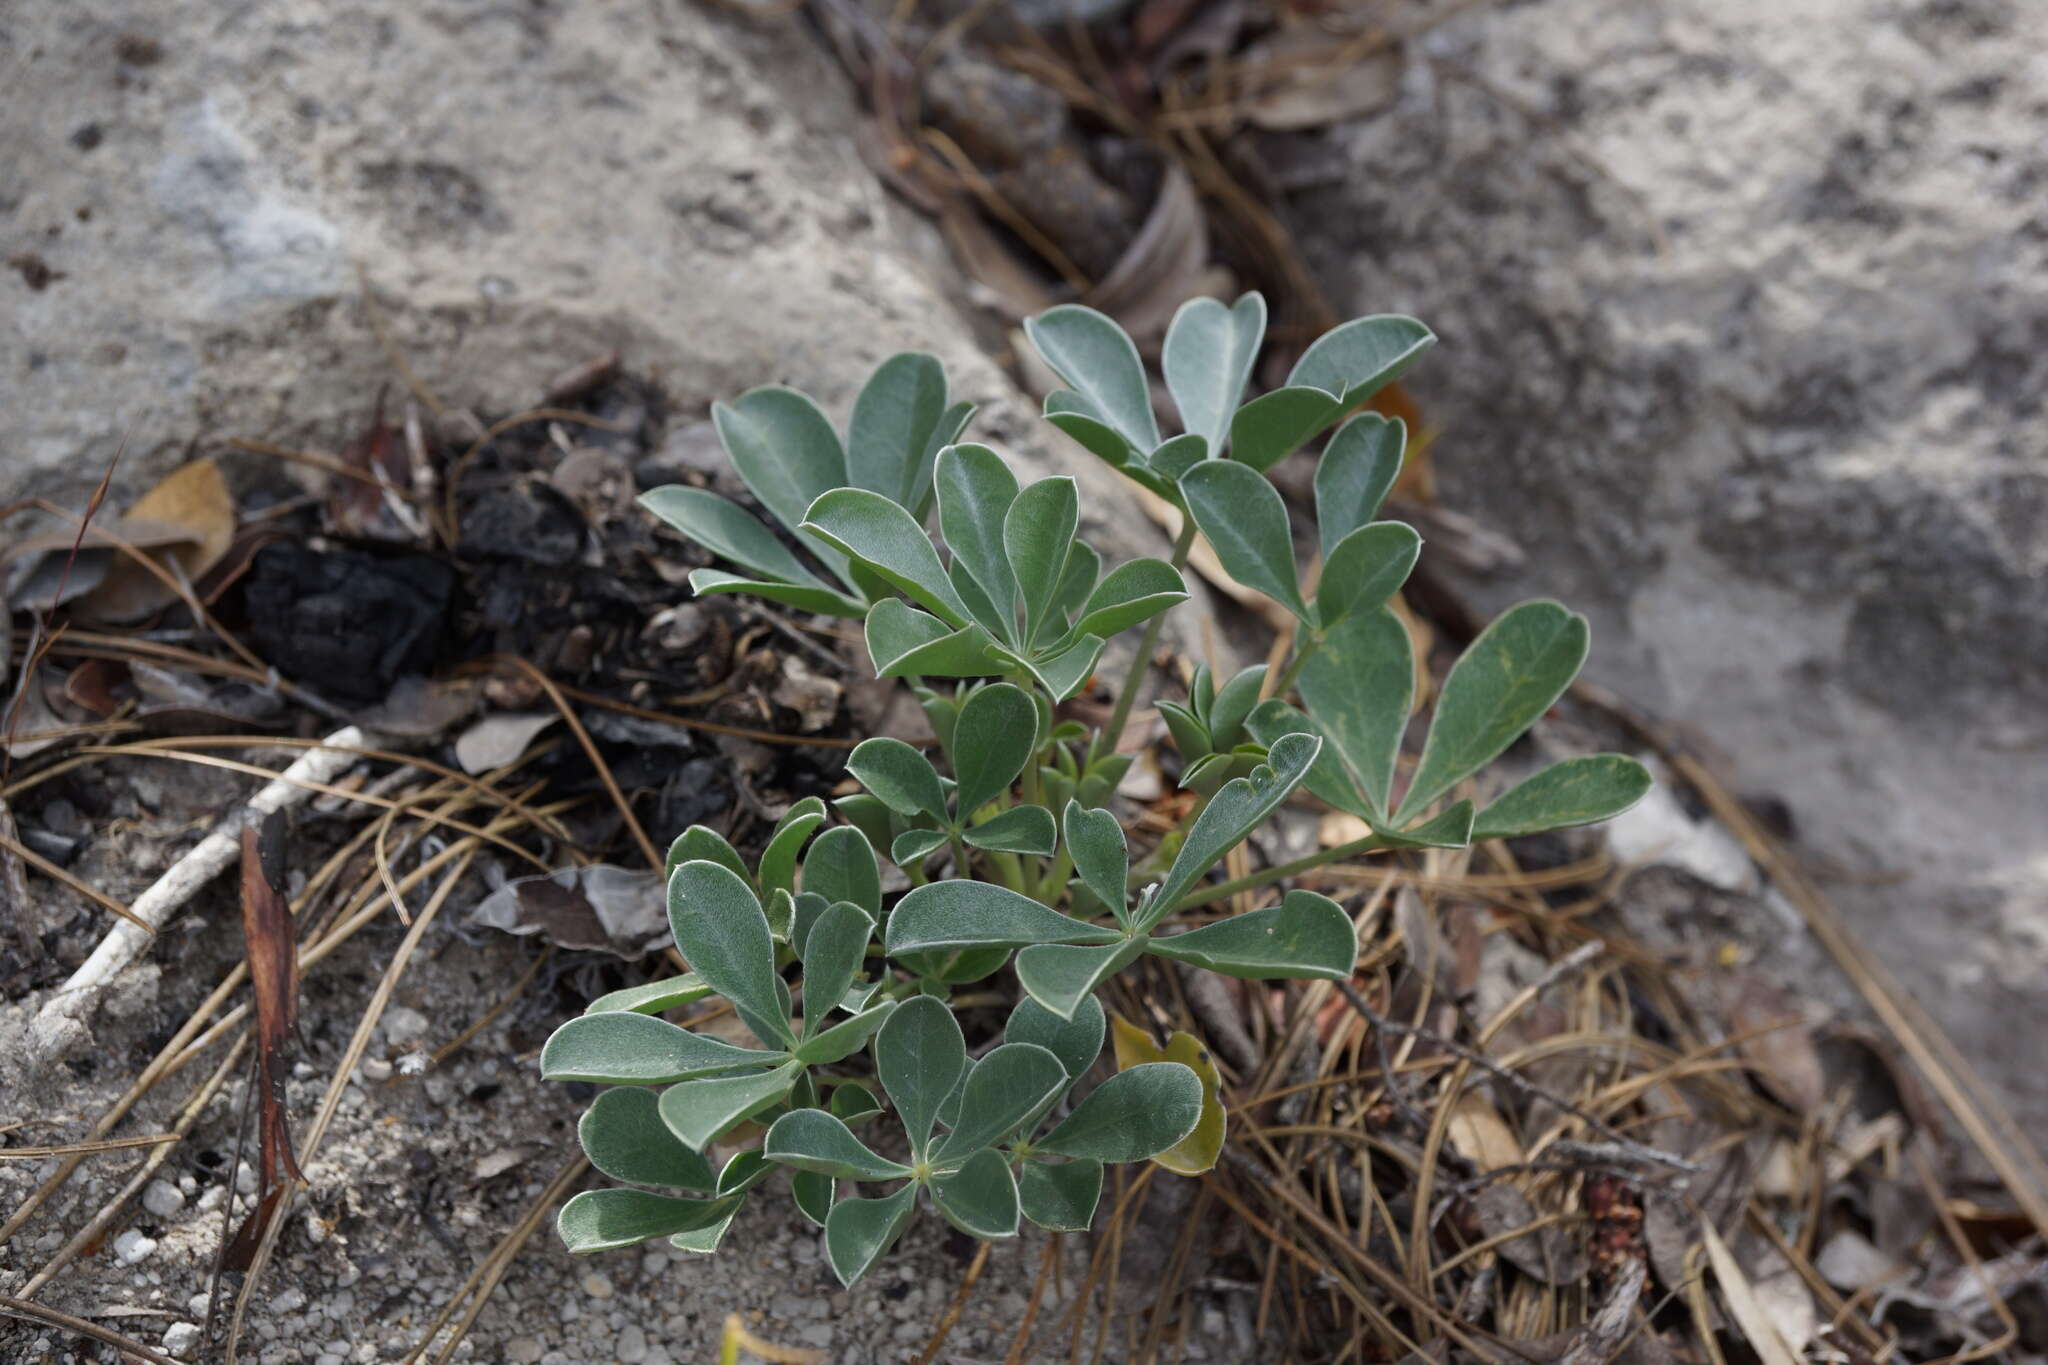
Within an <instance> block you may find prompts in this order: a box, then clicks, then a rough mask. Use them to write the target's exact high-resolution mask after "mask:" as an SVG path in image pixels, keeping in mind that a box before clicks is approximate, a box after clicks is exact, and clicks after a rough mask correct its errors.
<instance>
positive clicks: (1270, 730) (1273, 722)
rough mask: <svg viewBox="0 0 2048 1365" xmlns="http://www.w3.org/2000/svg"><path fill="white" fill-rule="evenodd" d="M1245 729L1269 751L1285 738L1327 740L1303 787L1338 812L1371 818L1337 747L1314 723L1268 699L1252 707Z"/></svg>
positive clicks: (1361, 817) (1277, 700) (1282, 704)
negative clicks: (1308, 737) (1311, 736)
mask: <svg viewBox="0 0 2048 1365" xmlns="http://www.w3.org/2000/svg"><path fill="white" fill-rule="evenodd" d="M1245 728H1246V729H1248V730H1250V731H1251V734H1252V738H1254V739H1256V740H1258V742H1259V743H1261V744H1263V745H1265V746H1266V747H1267V748H1271V747H1272V746H1273V745H1275V744H1277V743H1279V741H1280V737H1281V736H1282V735H1315V736H1316V737H1318V738H1319V739H1323V740H1324V741H1326V742H1325V743H1324V745H1323V747H1322V749H1321V751H1320V752H1318V753H1317V754H1316V761H1315V762H1314V763H1312V764H1310V765H1309V770H1308V776H1307V777H1304V778H1303V779H1302V780H1301V785H1302V786H1304V787H1307V788H1308V789H1309V790H1310V791H1312V792H1314V793H1315V794H1316V795H1317V796H1318V797H1320V798H1321V799H1323V800H1324V801H1327V802H1329V803H1330V804H1331V805H1333V806H1335V807H1336V808H1337V809H1338V810H1341V811H1349V812H1350V813H1351V814H1353V815H1356V816H1357V817H1359V818H1360V819H1361V820H1367V819H1370V818H1371V817H1372V814H1373V812H1372V809H1371V807H1369V806H1368V805H1367V804H1366V802H1365V798H1363V797H1361V796H1360V795H1359V794H1358V788H1357V786H1356V784H1355V783H1354V782H1353V780H1352V777H1351V774H1350V773H1349V772H1347V771H1346V770H1345V767H1344V762H1343V760H1342V759H1340V758H1339V757H1338V756H1337V746H1336V745H1334V744H1330V743H1328V742H1327V740H1328V738H1329V737H1328V736H1327V735H1325V734H1324V733H1323V730H1322V727H1321V726H1319V725H1317V724H1316V723H1315V722H1314V721H1313V720H1310V719H1309V718H1308V717H1307V716H1305V715H1303V714H1302V713H1301V712H1300V711H1297V710H1296V709H1295V708H1294V707H1292V706H1289V705H1288V704H1287V703H1286V702H1284V701H1282V700H1280V699H1279V698H1278V697H1268V698H1267V699H1266V700H1264V701H1262V702H1260V703H1259V704H1258V705H1257V706H1255V707H1253V708H1252V713H1251V715H1250V716H1249V717H1247V718H1246V720H1245Z"/></svg>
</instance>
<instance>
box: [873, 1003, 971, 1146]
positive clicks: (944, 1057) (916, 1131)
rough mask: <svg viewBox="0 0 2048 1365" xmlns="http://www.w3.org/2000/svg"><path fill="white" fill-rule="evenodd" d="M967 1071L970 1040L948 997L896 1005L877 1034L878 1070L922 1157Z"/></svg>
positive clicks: (904, 1128) (907, 1131)
mask: <svg viewBox="0 0 2048 1365" xmlns="http://www.w3.org/2000/svg"><path fill="white" fill-rule="evenodd" d="M966 1070H967V1042H966V1039H965V1038H963V1037H962V1036H961V1033H960V1025H959V1022H958V1021H956V1020H955V1019H954V1018H953V1012H952V1011H951V1010H949V1009H947V1008H946V1006H945V1003H944V1002H943V1001H940V1000H937V999H935V998H933V997H932V996H929V995H920V996H915V997H913V998H912V999H909V1000H906V1001H904V1002H903V1003H902V1004H901V1005H899V1006H897V1007H896V1012H895V1013H894V1014H892V1015H890V1016H889V1022H888V1023H886V1024H884V1025H882V1031H881V1032H880V1033H879V1034H878V1035H877V1036H876V1038H875V1072H876V1074H877V1075H878V1076H879V1077H880V1078H881V1081H882V1089H883V1091H884V1092H885V1093H886V1094H887V1095H888V1096H889V1102H890V1103H891V1104H893V1105H895V1106H896V1116H897V1118H898V1119H899V1120H900V1121H901V1122H902V1124H903V1131H904V1132H905V1134H907V1135H908V1136H909V1138H910V1149H911V1151H913V1152H914V1153H916V1154H917V1157H918V1159H919V1160H923V1159H924V1155H925V1149H926V1148H927V1147H928V1146H929V1145H930V1143H931V1136H932V1123H933V1121H934V1120H936V1119H937V1118H938V1115H939V1106H941V1105H943V1104H944V1103H945V1102H946V1097H947V1096H948V1095H950V1094H952V1093H953V1088H954V1087H955V1086H957V1085H959V1084H960V1077H961V1074H962V1073H963V1072H965V1071H966Z"/></svg>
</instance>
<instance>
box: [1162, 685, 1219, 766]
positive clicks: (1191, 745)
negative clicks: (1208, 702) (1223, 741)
mask: <svg viewBox="0 0 2048 1365" xmlns="http://www.w3.org/2000/svg"><path fill="white" fill-rule="evenodd" d="M1158 709H1159V718H1160V719H1161V720H1163V721H1165V722H1166V733H1167V734H1168V735H1170V736H1172V738H1173V747H1174V748H1176V749H1178V750H1180V757H1181V763H1182V764H1183V765H1186V764H1189V763H1193V762H1194V761H1196V760H1197V759H1201V758H1206V757H1208V755H1209V749H1210V744H1209V727H1208V725H1207V724H1206V723H1204V722H1203V720H1202V718H1201V717H1199V716H1197V715H1196V714H1195V713H1194V712H1193V711H1191V710H1189V709H1188V708H1187V707H1185V706H1182V705H1181V704H1180V703H1178V702H1171V701H1163V702H1160V703H1159V706H1158Z"/></svg>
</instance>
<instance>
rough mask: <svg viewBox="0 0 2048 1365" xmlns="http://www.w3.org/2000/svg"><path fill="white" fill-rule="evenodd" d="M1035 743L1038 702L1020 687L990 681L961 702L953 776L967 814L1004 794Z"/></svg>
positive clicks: (1027, 759) (1028, 757)
mask: <svg viewBox="0 0 2048 1365" xmlns="http://www.w3.org/2000/svg"><path fill="white" fill-rule="evenodd" d="M1037 743H1038V708H1037V707H1035V706H1033V705H1032V704H1031V698H1030V697H1029V696H1027V695H1025V692H1024V689H1023V688H1021V687H1015V686H1012V685H1011V684H1009V683H993V684H991V685H990V686H987V687H984V688H981V689H979V690H978V691H976V692H975V694H974V695H973V696H971V697H969V698H968V699H967V700H966V702H965V703H963V704H962V705H961V707H960V719H959V721H958V723H957V724H956V726H955V727H954V731H953V776H954V778H955V779H956V780H957V781H958V782H959V784H960V785H959V790H958V791H957V793H956V795H957V797H958V798H959V808H960V814H961V816H962V817H965V816H967V815H969V814H971V813H973V812H975V811H978V810H980V809H981V808H982V807H983V806H985V805H987V804H988V803H989V802H991V801H993V800H995V799H996V797H998V796H1000V795H1002V794H1003V793H1004V792H1006V791H1008V790H1009V789H1010V785H1011V784H1012V783H1013V782H1015V781H1016V780H1017V775H1018V774H1019V773H1021V772H1023V771H1024V765H1025V764H1026V763H1028V762H1029V761H1030V760H1031V751H1032V749H1033V748H1034V747H1036V745H1037Z"/></svg>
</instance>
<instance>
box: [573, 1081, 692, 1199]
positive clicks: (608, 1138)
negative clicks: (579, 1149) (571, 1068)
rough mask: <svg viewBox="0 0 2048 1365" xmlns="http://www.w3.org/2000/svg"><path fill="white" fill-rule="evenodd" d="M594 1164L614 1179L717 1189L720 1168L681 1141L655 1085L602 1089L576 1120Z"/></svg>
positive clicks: (672, 1187) (678, 1187) (686, 1187)
mask: <svg viewBox="0 0 2048 1365" xmlns="http://www.w3.org/2000/svg"><path fill="white" fill-rule="evenodd" d="M576 1137H577V1140H578V1141H579V1142H581V1143H582V1144H583V1154H584V1155H585V1156H587V1157H589V1158H590V1164H591V1165H593V1166H595V1167H596V1168H597V1169H598V1170H600V1171H602V1172H603V1173H604V1174H606V1175H608V1176H610V1177H611V1178H612V1179H614V1180H623V1181H625V1182H626V1183H628V1184H631V1185H660V1186H662V1187H664V1188H666V1189H672V1190H698V1191H701V1192H702V1193H705V1194H711V1193H713V1192H715V1191H716V1190H717V1188H718V1173H717V1172H716V1171H713V1170H712V1169H711V1163H710V1162H708V1161H706V1160H705V1159H704V1158H703V1157H702V1156H701V1155H700V1154H698V1153H696V1152H693V1151H691V1150H690V1149H689V1148H688V1147H685V1146H683V1144H682V1143H680V1142H678V1141H676V1135H675V1134H674V1133H671V1132H670V1131H669V1130H668V1125H667V1124H665V1123H663V1122H662V1121H661V1112H660V1109H659V1107H658V1102H657V1098H656V1096H655V1093H654V1092H653V1091H652V1090H648V1089H646V1088H644V1087H642V1086H637V1085H621V1086H615V1087H613V1088H612V1089H610V1090H607V1091H605V1092H604V1093H602V1094H600V1095H599V1096H598V1097H597V1099H596V1101H595V1102H594V1103H592V1104H591V1106H590V1108H589V1109H587V1110H585V1111H584V1114H583V1118H582V1121H581V1122H579V1123H578V1124H577V1125H576Z"/></svg>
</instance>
